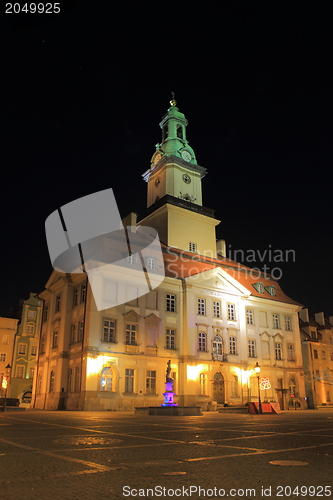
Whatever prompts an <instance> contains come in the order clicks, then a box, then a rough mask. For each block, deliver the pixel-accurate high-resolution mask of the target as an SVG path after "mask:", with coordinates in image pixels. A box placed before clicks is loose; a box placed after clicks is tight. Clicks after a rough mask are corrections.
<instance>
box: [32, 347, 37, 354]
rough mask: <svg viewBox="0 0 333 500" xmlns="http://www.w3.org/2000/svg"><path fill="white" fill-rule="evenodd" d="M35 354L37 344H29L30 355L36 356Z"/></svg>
mask: <svg viewBox="0 0 333 500" xmlns="http://www.w3.org/2000/svg"><path fill="white" fill-rule="evenodd" d="M36 354H37V346H36V345H32V346H31V356H36Z"/></svg>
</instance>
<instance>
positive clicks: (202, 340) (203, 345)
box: [199, 332, 207, 352]
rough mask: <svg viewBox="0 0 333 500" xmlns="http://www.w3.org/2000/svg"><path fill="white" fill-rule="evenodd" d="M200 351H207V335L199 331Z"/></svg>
mask: <svg viewBox="0 0 333 500" xmlns="http://www.w3.org/2000/svg"><path fill="white" fill-rule="evenodd" d="M199 351H201V352H206V351H207V335H206V333H204V332H199Z"/></svg>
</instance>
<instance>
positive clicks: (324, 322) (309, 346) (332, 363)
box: [299, 309, 333, 408]
mask: <svg viewBox="0 0 333 500" xmlns="http://www.w3.org/2000/svg"><path fill="white" fill-rule="evenodd" d="M299 321H300V331H301V339H302V352H303V364H304V381H305V390H306V397H307V401H308V406H309V408H317V407H320V406H327V405H332V404H333V390H332V387H333V317H332V316H331V317H330V318H329V319H327V318H325V316H324V313H323V312H320V313H317V314H315V315H314V317H313V318H312V317H310V316H309V311H308V309H302V311H300V313H299Z"/></svg>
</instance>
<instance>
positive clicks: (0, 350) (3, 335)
mask: <svg viewBox="0 0 333 500" xmlns="http://www.w3.org/2000/svg"><path fill="white" fill-rule="evenodd" d="M17 324H18V320H17V319H14V318H0V397H5V395H6V389H7V396H9V392H8V391H9V385H8V382H9V383H10V375H11V368H6V367H7V366H8V365H9V366H10V367H11V366H12V357H13V347H14V339H15V334H16V332H17ZM4 377H6V380H5V381H4V380H3V379H4ZM6 382H7V383H6ZM6 386H7V387H6Z"/></svg>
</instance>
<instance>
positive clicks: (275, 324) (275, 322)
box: [273, 314, 280, 328]
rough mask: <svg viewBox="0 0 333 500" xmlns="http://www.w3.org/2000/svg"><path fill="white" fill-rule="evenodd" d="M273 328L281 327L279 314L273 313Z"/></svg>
mask: <svg viewBox="0 0 333 500" xmlns="http://www.w3.org/2000/svg"><path fill="white" fill-rule="evenodd" d="M273 328H280V318H279V315H278V314H273Z"/></svg>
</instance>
